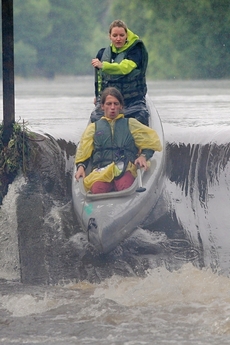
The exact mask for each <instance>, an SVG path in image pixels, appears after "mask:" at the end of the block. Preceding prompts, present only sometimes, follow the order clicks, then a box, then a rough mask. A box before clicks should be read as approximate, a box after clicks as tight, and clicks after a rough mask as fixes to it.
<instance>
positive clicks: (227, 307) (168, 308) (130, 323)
mask: <svg viewBox="0 0 230 345" xmlns="http://www.w3.org/2000/svg"><path fill="white" fill-rule="evenodd" d="M92 85H93V81H92V80H91V79H88V78H86V79H84V78H83V79H82V78H70V79H68V78H65V79H63V80H62V79H58V80H56V81H52V82H50V81H46V80H39V81H38V80H37V81H17V87H16V118H17V120H18V119H20V118H21V119H24V120H25V121H27V122H28V124H29V126H30V127H31V128H32V129H33V130H34V131H38V132H40V133H48V134H51V135H52V136H54V137H55V138H64V139H66V140H70V141H73V142H77V141H78V140H79V137H80V135H81V133H82V131H83V129H84V128H85V125H86V124H87V121H88V116H89V113H90V111H91V109H92V106H91V105H93V104H92V103H90V102H92V101H93V95H92V94H93V88H92ZM229 86H230V82H229V81H224V82H222V81H205V82H201V81H200V82H155V83H154V82H153V83H150V96H151V97H152V99H153V101H154V103H155V105H156V107H157V109H158V111H159V113H160V116H161V118H162V122H163V127H164V130H165V137H166V140H167V141H169V142H177V143H179V142H180V141H182V142H185V140H186V142H188V143H197V140H198V141H202V142H203V143H206V142H212V141H216V142H218V143H221V142H222V143H223V142H226V141H227V140H228V139H226V138H229V109H230V98H229V94H230V92H229V90H230V87H229ZM223 134H224V135H223ZM222 175H224V173H223V174H222ZM222 175H221V178H223V176H222ZM224 181H225V180H224ZM217 187H218V186H217V185H214V186H212V187H211V189H210V192H211V191H213V193H216V198H217V200H218V201H219V200H221V195H218V190H216V191H215V189H218V188H217ZM169 191H171V193H172V194H171V197H172V202H175V203H176V201H173V200H174V199H175V200H177V209H178V213H179V214H180V220H181V222H183V223H185V225H190V224H191V223H193V222H194V219H195V220H197V219H198V216H199V215H196V214H195V215H194V212H193V211H194V210H193V209H192V207H191V205H190V204H189V200H187V203H186V204H183V202H184V201H185V199H184V198H182V201H183V202H181V203H179V201H180V200H179V197H180V190H179V189H178V188H176V187H175V186H171V189H169ZM14 195H15V194H14ZM9 196H10V193H9ZM9 196H8V199H7V200H6V201H5V205H6V206H3V207H2V208H1V210H0V219H3V221H1V222H0V223H1V226H3V224H4V228H3V227H1V230H2V232H1V235H0V248H1V259H0V264H1V269H0V278H2V280H0V343H2V344H4V345H5V344H49V345H52V344H55V345H59V344H60V345H72V344H98V345H104V344H106V345H108V344H112V345H113V344H114V345H115V344H116V345H117V344H122V345H142V344H144V345H146V344H156V345H158V344H159V345H160V344H166V345H167V344H176V345H193V344H194V345H217V344H218V345H219V344H221V345H225V344H229V343H230V294H229V291H230V280H229V277H228V276H226V275H225V276H224V275H222V274H220V273H221V272H218V271H217V272H214V271H213V270H212V269H211V267H207V268H204V269H198V268H197V267H194V266H193V265H192V264H191V263H186V264H184V265H182V267H181V268H180V269H178V270H171V271H170V270H169V269H166V268H165V267H164V266H161V267H158V268H154V269H149V270H148V272H147V274H146V277H138V276H132V277H121V276H119V275H113V276H112V277H110V278H107V279H105V280H104V281H103V282H102V283H100V284H90V283H89V282H87V281H83V282H81V283H75V282H74V281H72V282H69V283H68V284H67V283H66V282H65V283H63V284H60V286H55V287H54V286H53V287H52V286H28V285H23V284H20V283H19V282H18V280H19V276H20V274H19V268H18V266H17V264H18V253H17V237H16V229H15V218H14V217H15V216H14V213H13V209H12V212H11V213H7V212H6V209H7V207H9V208H10V205H11V203H13V202H14V200H13V196H12V199H11V198H9ZM173 198H174V199H173ZM178 200H179V201H178ZM224 201H225V202H228V199H227V196H226V195H225V194H224ZM212 202H213V205H211V204H210V205H211V206H210V213H211V212H212V214H213V220H215V214H214V212H215V209H216V210H217V211H218V207H221V205H217V204H215V200H214V199H213V201H212ZM188 209H189V211H188ZM218 212H219V211H218ZM221 214H222V213H221V212H220V215H221ZM221 217H222V218H223V223H221ZM224 217H225V215H224V214H223V215H221V216H220V217H219V218H218V221H216V220H215V221H216V223H215V224H217V226H218V230H219V229H220V230H223V231H222V233H223V234H224V233H225V231H227V230H226V229H227V226H226V224H227V221H226V218H224ZM210 219H211V218H210ZM210 219H209V220H210ZM204 220H205V217H204ZM186 222H187V224H186ZM197 222H198V220H197ZM203 224H204V228H203V229H202V232H203V233H205V234H207V238H209V235H210V233H211V232H212V235H214V237H215V233H213V232H214V230H215V229H214V228H215V226H214V227H213V228H212V226H211V225H212V224H211V223H209V221H207V222H206V221H204V223H203ZM215 224H214V225H215ZM192 225H193V224H192ZM194 226H196V223H195V222H194ZM221 226H223V229H221ZM185 227H186V226H185ZM190 228H191V227H190V226H188V229H190ZM220 232H221V231H220ZM217 233H218V232H217ZM223 236H224V235H223ZM223 236H222V237H223ZM226 237H227V236H226ZM228 238H229V237H227V238H226V253H225V252H223V251H220V252H219V257H217V258H216V260H220V257H221V255H222V258H221V260H222V261H224V260H225V255H226V263H225V265H226V266H228V265H229V261H228V260H229V256H227V249H229V248H230V245H229V243H228V241H229V240H228ZM214 240H216V239H215V238H214V239H213V241H214ZM6 241H8V242H9V241H10V243H12V246H11V248H12V252H11V253H5V254H4V255H5V256H4V257H3V254H2V253H4V243H6ZM215 243H218V241H217V242H215ZM208 250H209V249H207V251H208ZM228 252H229V250H228ZM10 255H12V256H13V260H11V256H10ZM147 259H148V260H149V261H150V262H151V260H154V255H152V256H151V255H146V260H147ZM13 262H15V263H16V266H14V265H13V266H12V263H13ZM6 263H8V264H6ZM15 267H16V269H15ZM226 268H227V267H226ZM88 269H89V270H90V269H91V267H90V265H88ZM4 279H5V280H4Z"/></svg>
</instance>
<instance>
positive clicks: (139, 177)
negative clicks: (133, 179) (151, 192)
mask: <svg viewBox="0 0 230 345" xmlns="http://www.w3.org/2000/svg"><path fill="white" fill-rule="evenodd" d="M137 181H138V188H137V189H136V192H138V193H142V192H145V191H146V188H144V187H143V186H142V175H141V169H140V168H138V169H137Z"/></svg>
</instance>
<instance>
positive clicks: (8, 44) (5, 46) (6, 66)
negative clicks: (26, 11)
mask: <svg viewBox="0 0 230 345" xmlns="http://www.w3.org/2000/svg"><path fill="white" fill-rule="evenodd" d="M2 72H3V73H2V78H3V142H4V143H8V142H9V139H10V136H11V134H12V131H13V124H14V122H15V106H14V102H15V101H14V25H13V0H2Z"/></svg>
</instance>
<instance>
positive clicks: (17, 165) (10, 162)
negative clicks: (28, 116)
mask: <svg viewBox="0 0 230 345" xmlns="http://www.w3.org/2000/svg"><path fill="white" fill-rule="evenodd" d="M2 135H3V124H2V125H0V152H1V154H0V176H1V177H2V175H10V176H12V175H13V176H16V174H17V173H18V172H19V170H22V171H23V172H25V167H26V162H27V161H28V158H29V145H28V132H27V131H26V129H25V128H24V126H23V129H22V128H21V125H20V124H18V123H14V125H13V133H12V136H11V138H10V140H9V142H8V144H7V145H5V144H4V143H3V140H2ZM0 181H1V178H0Z"/></svg>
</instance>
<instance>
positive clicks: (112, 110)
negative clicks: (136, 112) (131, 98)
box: [101, 95, 122, 120]
mask: <svg viewBox="0 0 230 345" xmlns="http://www.w3.org/2000/svg"><path fill="white" fill-rule="evenodd" d="M101 108H102V110H104V116H106V117H108V118H109V119H111V120H113V119H115V118H116V117H117V116H118V115H119V114H120V111H121V110H122V105H121V103H120V102H119V101H118V99H117V98H116V97H114V96H111V95H108V96H107V97H106V99H105V103H104V104H102V105H101Z"/></svg>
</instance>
